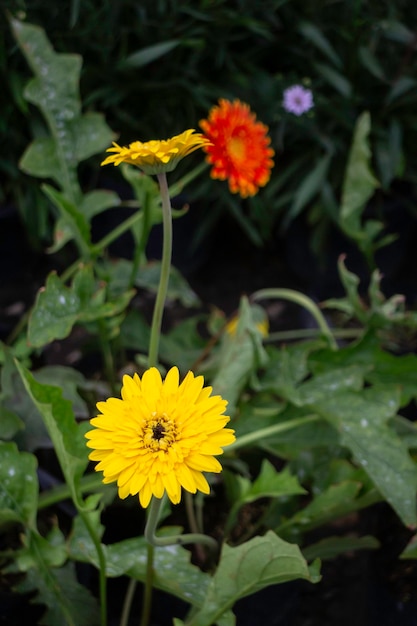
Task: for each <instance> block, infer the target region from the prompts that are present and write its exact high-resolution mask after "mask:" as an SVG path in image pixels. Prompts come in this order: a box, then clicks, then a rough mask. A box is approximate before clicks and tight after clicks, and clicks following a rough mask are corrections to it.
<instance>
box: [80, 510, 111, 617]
mask: <svg viewBox="0 0 417 626" xmlns="http://www.w3.org/2000/svg"><path fill="white" fill-rule="evenodd" d="M77 508H78V512H79V514H80V517H81V519H82V520H83V522H84V524H85V526H86V528H87V530H88V533H89V535H90V537H91V540H92V542H93V543H94V547H95V549H96V552H97V557H98V564H99V588H100V624H101V626H107V577H106V557H105V555H104V551H103V546H102V545H101V542H100V539H99V538H98V537H97V535H96V533H95V531H94V528H93V526H92V525H91V522H90V518H89V516H88V515H87V514H86V513H85V512H84V511H83V510H82V509H81V508H80V507H79V506H77Z"/></svg>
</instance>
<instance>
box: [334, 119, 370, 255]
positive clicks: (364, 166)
mask: <svg viewBox="0 0 417 626" xmlns="http://www.w3.org/2000/svg"><path fill="white" fill-rule="evenodd" d="M370 130H371V118H370V115H369V113H368V112H367V111H365V112H364V113H362V115H360V116H359V118H358V120H357V122H356V124H355V129H354V133H353V140H352V145H351V148H350V151H349V158H348V163H347V167H346V172H345V177H344V180H343V187H342V200H341V207H340V226H341V228H342V229H343V230H344V232H345V233H346V234H347V235H349V236H350V237H352V238H353V239H355V240H356V241H357V242H358V244H359V246H360V247H361V249H362V250H363V251H364V252H368V251H370V250H371V244H372V239H369V236H368V237H367V236H366V233H365V231H364V229H363V227H362V214H363V211H364V209H365V207H366V205H367V202H368V201H369V199H370V198H371V197H372V195H373V194H374V192H375V189H376V188H377V187H379V182H378V181H377V179H376V178H375V176H374V174H373V172H372V170H371V150H370V147H369V133H370Z"/></svg>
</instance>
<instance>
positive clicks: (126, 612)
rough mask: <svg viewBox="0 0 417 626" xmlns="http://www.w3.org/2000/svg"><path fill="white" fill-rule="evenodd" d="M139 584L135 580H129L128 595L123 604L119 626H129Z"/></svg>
mask: <svg viewBox="0 0 417 626" xmlns="http://www.w3.org/2000/svg"><path fill="white" fill-rule="evenodd" d="M136 585H137V582H136V580H134V579H133V578H131V579H130V580H129V583H128V585H127V590H126V595H125V599H124V602H123V609H122V615H121V617H120V624H119V626H128V624H129V616H130V609H131V608H132V602H133V597H134V595H135V591H136Z"/></svg>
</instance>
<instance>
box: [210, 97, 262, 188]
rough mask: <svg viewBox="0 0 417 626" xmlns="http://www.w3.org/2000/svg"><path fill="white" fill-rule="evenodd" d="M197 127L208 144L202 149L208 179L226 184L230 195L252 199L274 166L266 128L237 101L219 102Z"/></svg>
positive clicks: (247, 108)
mask: <svg viewBox="0 0 417 626" xmlns="http://www.w3.org/2000/svg"><path fill="white" fill-rule="evenodd" d="M200 126H201V128H202V129H203V132H204V133H205V136H206V137H207V139H208V140H209V141H210V142H211V145H206V146H204V147H203V149H204V150H205V152H206V153H207V155H208V156H207V161H208V162H209V163H211V164H212V165H213V167H212V170H211V177H212V178H219V179H220V180H226V179H227V180H228V181H229V189H230V191H231V192H232V193H239V194H240V195H241V196H242V198H247V197H248V196H254V195H255V194H256V193H257V192H258V190H259V187H263V186H264V185H266V183H267V182H268V180H269V178H270V175H271V168H272V167H273V165H274V162H273V160H272V157H273V156H274V151H273V150H272V148H270V147H269V144H270V142H271V140H270V138H269V137H268V134H267V133H268V127H267V126H265V125H264V124H262V123H261V122H258V121H256V115H255V114H254V113H252V112H251V110H250V108H249V106H248V105H247V104H245V103H243V102H240V100H235V101H234V102H229V101H228V100H224V99H220V100H219V105H218V106H214V107H213V108H212V109H211V110H210V112H209V116H208V119H207V120H201V121H200Z"/></svg>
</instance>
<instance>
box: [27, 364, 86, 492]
mask: <svg viewBox="0 0 417 626" xmlns="http://www.w3.org/2000/svg"><path fill="white" fill-rule="evenodd" d="M16 367H17V369H18V371H19V374H20V376H21V378H22V381H23V384H24V386H25V389H26V391H27V393H28V395H29V397H30V399H31V400H32V402H33V403H34V405H35V406H36V408H37V410H38V411H39V413H40V414H41V415H42V418H43V420H44V423H45V426H46V428H47V430H48V433H49V436H50V438H51V441H52V442H53V445H54V449H55V452H56V455H57V457H58V460H59V464H60V466H61V470H62V472H63V474H64V477H65V482H66V483H67V485H68V487H69V488H70V491H71V495H72V497H73V499H74V501H78V484H79V480H80V478H81V476H82V475H83V473H84V471H85V469H86V467H87V465H88V454H87V448H86V445H85V438H84V433H85V431H86V429H87V428H88V427H89V424H88V423H83V424H77V422H76V420H75V416H74V413H73V410H72V407H71V402H70V401H69V400H65V399H64V398H63V396H62V390H61V389H60V388H59V387H52V386H51V385H42V384H41V383H39V382H37V381H36V380H35V378H34V377H33V375H32V374H31V373H30V372H29V371H28V370H27V369H25V368H24V367H23V366H22V365H21V364H19V363H17V362H16Z"/></svg>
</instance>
